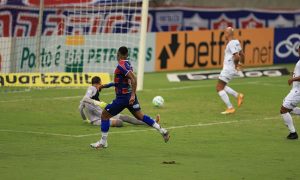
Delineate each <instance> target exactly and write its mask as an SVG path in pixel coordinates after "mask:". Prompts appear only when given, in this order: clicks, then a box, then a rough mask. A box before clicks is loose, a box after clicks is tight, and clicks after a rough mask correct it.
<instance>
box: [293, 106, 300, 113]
mask: <svg viewBox="0 0 300 180" xmlns="http://www.w3.org/2000/svg"><path fill="white" fill-rule="evenodd" d="M291 113H293V114H296V115H300V108H298V107H295V108H294V109H293V111H292V112H291Z"/></svg>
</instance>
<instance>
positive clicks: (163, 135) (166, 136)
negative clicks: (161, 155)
mask: <svg viewBox="0 0 300 180" xmlns="http://www.w3.org/2000/svg"><path fill="white" fill-rule="evenodd" d="M162 130H163V132H162V133H161V135H162V137H163V138H164V141H165V143H167V142H168V141H169V139H170V134H169V132H168V131H167V130H166V129H162Z"/></svg>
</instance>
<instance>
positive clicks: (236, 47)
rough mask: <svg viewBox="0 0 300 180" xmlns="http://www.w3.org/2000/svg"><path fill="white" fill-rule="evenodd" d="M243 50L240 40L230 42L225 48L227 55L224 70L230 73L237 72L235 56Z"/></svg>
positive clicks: (225, 55)
mask: <svg viewBox="0 0 300 180" xmlns="http://www.w3.org/2000/svg"><path fill="white" fill-rule="evenodd" d="M241 50H242V48H241V45H240V42H239V41H238V40H231V41H230V42H228V44H227V45H226V48H225V54H224V63H223V70H226V71H229V72H232V73H233V72H235V71H236V70H235V64H234V59H233V55H234V54H235V53H238V52H240V51H241Z"/></svg>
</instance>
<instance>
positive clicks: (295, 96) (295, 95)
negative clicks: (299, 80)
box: [282, 89, 300, 109]
mask: <svg viewBox="0 0 300 180" xmlns="http://www.w3.org/2000/svg"><path fill="white" fill-rule="evenodd" d="M299 103H300V90H298V89H292V90H291V91H290V93H289V94H288V95H287V96H286V97H285V98H284V100H283V104H282V106H283V107H285V108H287V109H294V108H295V107H297V105H298V104H299Z"/></svg>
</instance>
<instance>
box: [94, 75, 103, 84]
mask: <svg viewBox="0 0 300 180" xmlns="http://www.w3.org/2000/svg"><path fill="white" fill-rule="evenodd" d="M100 83H101V78H100V77H98V76H94V77H93V78H92V84H100Z"/></svg>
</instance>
